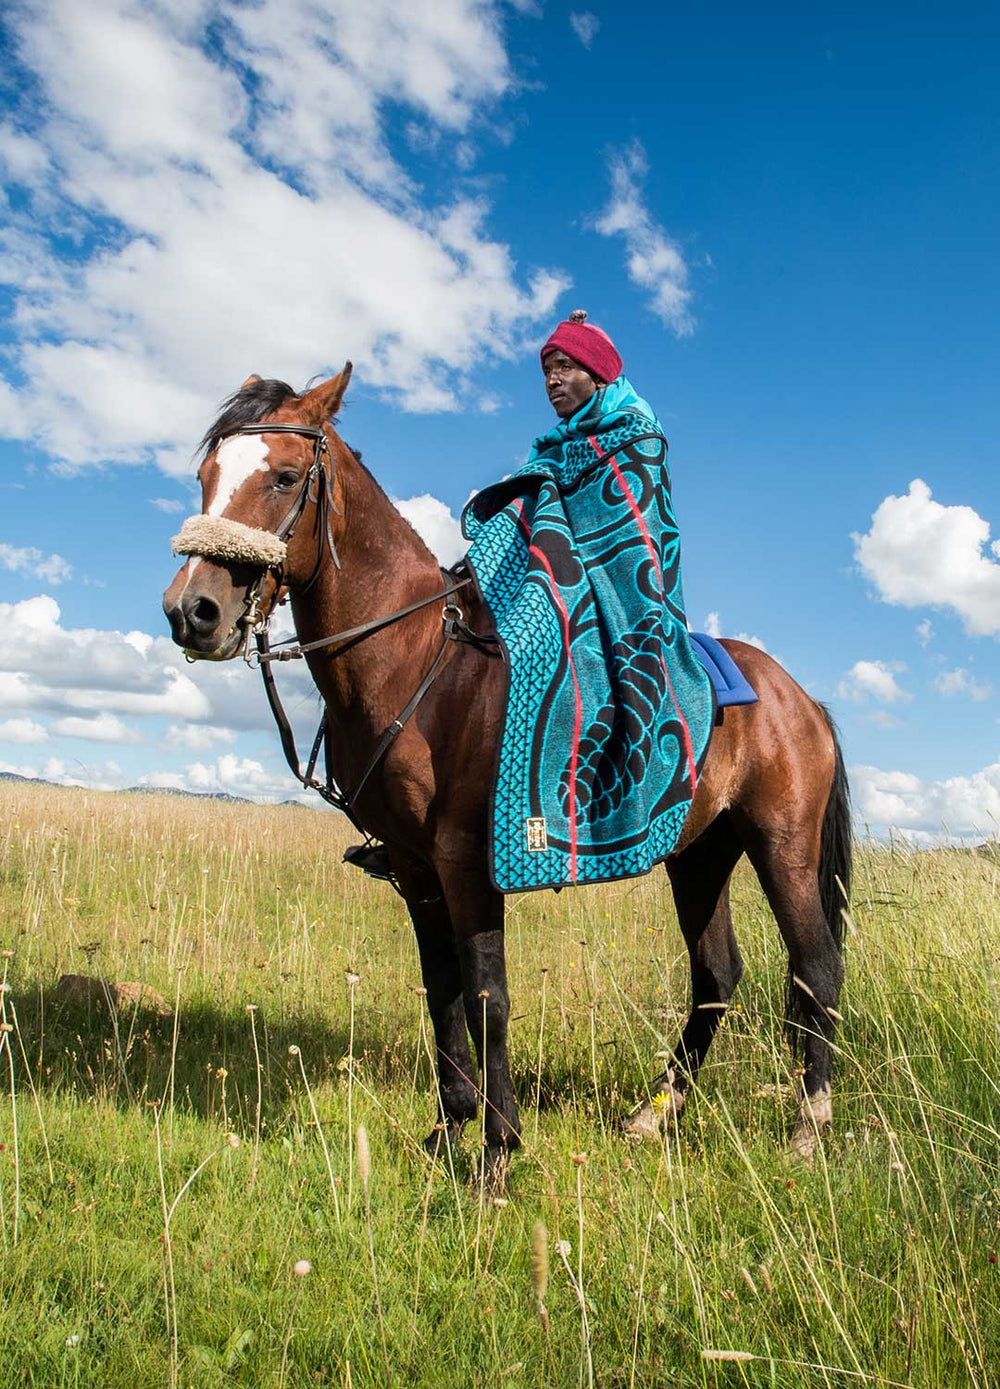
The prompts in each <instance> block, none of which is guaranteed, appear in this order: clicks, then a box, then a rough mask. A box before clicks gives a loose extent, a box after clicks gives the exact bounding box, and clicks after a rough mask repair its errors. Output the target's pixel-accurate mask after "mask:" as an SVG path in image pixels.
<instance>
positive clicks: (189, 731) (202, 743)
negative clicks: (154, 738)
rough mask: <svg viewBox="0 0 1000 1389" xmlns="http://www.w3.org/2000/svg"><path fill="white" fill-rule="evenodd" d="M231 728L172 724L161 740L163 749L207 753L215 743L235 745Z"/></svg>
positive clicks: (210, 725) (196, 724) (195, 724)
mask: <svg viewBox="0 0 1000 1389" xmlns="http://www.w3.org/2000/svg"><path fill="white" fill-rule="evenodd" d="M235 742H236V734H235V733H234V732H233V730H232V729H231V728H216V727H215V726H214V725H212V724H198V723H172V724H171V725H170V727H169V728H168V729H167V731H166V734H165V735H164V738H163V746H164V747H165V748H183V749H185V750H186V751H187V752H207V751H208V750H209V748H211V747H214V745H215V744H216V743H235Z"/></svg>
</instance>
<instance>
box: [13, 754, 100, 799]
mask: <svg viewBox="0 0 1000 1389" xmlns="http://www.w3.org/2000/svg"><path fill="white" fill-rule="evenodd" d="M0 772H8V773H11V774H13V775H14V776H23V777H28V778H29V779H30V780H32V781H34V780H36V779H38V778H41V779H42V780H43V781H54V782H55V783H56V785H57V786H84V787H87V788H89V789H90V790H91V791H120V790H121V789H122V787H123V786H124V785H125V780H124V777H123V776H122V769H121V767H120V766H119V765H118V763H117V762H111V761H108V762H104V763H101V764H99V765H93V766H90V765H87V764H85V763H83V762H74V764H73V766H72V767H68V766H67V765H66V763H65V762H64V761H63V760H62V758H60V757H50V758H48V759H47V760H46V761H45V762H44V763H43V764H42V765H41V766H35V765H30V766H25V765H17V764H15V763H11V762H0Z"/></svg>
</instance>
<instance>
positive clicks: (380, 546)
mask: <svg viewBox="0 0 1000 1389" xmlns="http://www.w3.org/2000/svg"><path fill="white" fill-rule="evenodd" d="M340 484H341V485H340V487H339V488H338V503H339V505H340V507H341V510H342V513H343V515H342V518H341V519H340V522H339V524H338V525H337V526H336V527H335V530H336V532H337V552H338V555H339V559H340V567H339V569H338V568H337V567H336V566H335V565H334V564H333V562H332V560H331V558H330V555H329V554H327V555H326V557H325V560H324V564H323V568H322V571H321V573H320V575H319V577H318V579H317V581H316V583H315V584H314V585H313V587H312V588H310V589H309V591H308V592H307V593H305V594H304V595H302V596H301V597H298V598H293V599H292V612H293V615H294V617H295V627H296V631H297V633H298V636H299V639H300V640H301V641H303V642H309V641H315V640H318V639H319V638H321V637H326V636H331V635H333V634H334V633H335V632H343V631H346V630H347V629H348V628H351V627H357V626H360V625H361V624H362V623H364V622H369V621H371V620H372V619H373V618H377V617H382V616H386V615H387V614H389V613H392V612H395V611H396V610H398V609H400V608H404V607H406V606H407V605H408V604H410V603H413V602H415V601H416V600H417V599H418V598H421V597H426V596H429V595H430V594H432V593H434V592H436V591H437V590H438V589H440V588H442V587H443V586H444V585H443V582H442V577H441V571H440V568H439V566H438V563H437V560H436V559H435V558H434V556H433V555H432V554H431V552H430V550H429V549H428V548H427V546H426V545H425V544H424V542H423V541H422V540H421V539H420V537H419V536H418V535H417V533H416V532H415V531H414V530H413V528H412V527H411V526H410V525H409V524H408V523H407V522H406V521H404V519H403V517H402V516H400V514H399V512H398V511H397V510H396V508H395V507H394V506H393V505H392V503H391V502H390V501H389V499H388V497H387V496H386V495H385V493H384V492H383V491H382V489H381V488H380V487H379V485H378V484H377V483H376V482H375V480H374V478H373V477H372V476H371V475H370V474H369V473H368V472H367V471H366V470H365V469H364V468H363V467H362V466H361V465H360V464H359V463H354V462H353V461H352V463H351V464H346V465H344V466H342V467H341V468H340ZM440 630H441V622H440V609H439V607H438V605H436V604H432V605H431V606H430V607H429V608H427V609H426V610H421V611H420V612H417V613H414V614H412V615H411V616H409V617H406V618H403V619H402V620H401V623H400V625H398V626H397V625H395V624H394V625H393V626H391V627H388V628H386V629H385V630H384V631H380V632H376V633H374V634H373V635H372V636H369V637H364V638H362V639H361V640H360V641H358V642H357V643H356V644H355V645H354V646H352V647H351V648H350V649H349V650H346V651H344V652H343V653H342V654H340V655H333V656H332V655H331V654H330V653H329V652H325V651H321V652H319V653H317V654H316V656H315V657H313V658H311V659H310V662H309V664H310V669H311V670H312V674H313V678H314V679H315V681H316V683H317V685H318V686H319V689H320V692H321V693H322V695H323V697H324V699H325V700H326V702H327V704H328V706H330V708H331V710H332V711H333V712H334V714H335V715H336V717H337V720H338V722H342V721H343V720H344V719H346V720H347V721H348V722H351V723H353V722H356V721H362V722H364V721H368V722H372V723H378V722H380V720H382V719H384V717H385V711H386V709H387V708H389V706H390V705H395V704H396V703H399V695H400V692H402V693H403V698H405V697H406V696H407V695H408V694H409V693H410V691H409V689H406V690H405V691H404V686H408V685H409V684H410V683H411V678H410V673H409V672H410V668H411V666H412V667H413V668H414V670H416V668H417V666H419V665H421V663H422V662H423V659H424V655H425V652H426V649H427V647H428V645H429V643H430V642H431V641H433V640H436V639H437V637H438V636H439V634H440ZM416 679H417V680H419V674H418V675H417V677H416ZM412 683H414V684H415V683H416V680H414V681H413V682H412ZM396 712H398V710H395V709H394V708H393V711H392V713H390V714H389V716H388V717H390V718H391V717H393V716H394V714H395V713H396Z"/></svg>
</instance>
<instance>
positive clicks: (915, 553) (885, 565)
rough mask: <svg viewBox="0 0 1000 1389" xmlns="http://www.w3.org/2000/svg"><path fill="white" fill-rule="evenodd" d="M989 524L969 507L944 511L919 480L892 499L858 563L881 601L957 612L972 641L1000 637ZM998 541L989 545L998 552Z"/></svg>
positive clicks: (999, 569)
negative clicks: (986, 548)
mask: <svg viewBox="0 0 1000 1389" xmlns="http://www.w3.org/2000/svg"><path fill="white" fill-rule="evenodd" d="M989 535H990V524H989V522H988V521H986V520H984V519H983V517H982V516H980V515H979V514H978V512H976V511H974V510H973V509H972V507H970V506H943V505H942V504H941V503H940V502H936V501H934V500H933V498H932V496H931V489H930V488H929V487H928V486H927V484H926V482H924V481H922V479H920V478H914V480H913V481H912V482H911V483H910V487H909V491H908V492H907V493H906V495H905V496H904V497H894V496H889V497H886V498H885V500H884V501H882V502H881V503H880V504H879V506H878V507H877V509H876V510H875V512H874V514H873V516H872V521H871V527H870V529H869V530H868V532H867V534H865V535H854V536H853V537H852V539H853V540H854V543H855V548H854V558H855V559H856V560H857V562H858V564H859V565H860V566H861V569H862V572H863V573H864V574H865V576H866V578H868V579H869V580H870V581H871V583H872V584H873V585H874V586H875V589H876V591H877V593H878V595H879V597H880V598H882V599H883V600H884V601H885V602H886V603H897V604H900V605H901V606H902V607H906V608H918V607H934V608H951V609H952V610H953V611H954V612H956V613H957V614H958V615H959V617H960V618H961V619H962V621H963V623H964V624H965V630H966V631H967V632H969V633H970V634H971V635H972V636H990V635H995V634H997V633H1000V564H998V563H997V562H996V561H995V560H992V559H990V558H989V555H988V554H984V553H983V547H984V546H985V545H986V544H987V542H988V541H989ZM996 543H997V542H994V543H993V546H991V547H990V549H991V551H992V552H993V553H996V550H995V548H994V546H995V545H996Z"/></svg>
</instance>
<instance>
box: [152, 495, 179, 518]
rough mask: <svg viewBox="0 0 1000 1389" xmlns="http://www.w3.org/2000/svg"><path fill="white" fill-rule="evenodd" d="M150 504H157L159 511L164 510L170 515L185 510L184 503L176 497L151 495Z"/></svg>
mask: <svg viewBox="0 0 1000 1389" xmlns="http://www.w3.org/2000/svg"><path fill="white" fill-rule="evenodd" d="M149 504H150V506H155V507H156V509H157V511H163V512H165V513H166V514H167V515H168V516H171V515H176V514H177V512H179V511H183V510H184V503H183V502H179V501H178V500H177V498H176V497H150V499H149Z"/></svg>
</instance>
